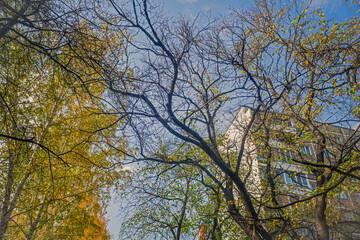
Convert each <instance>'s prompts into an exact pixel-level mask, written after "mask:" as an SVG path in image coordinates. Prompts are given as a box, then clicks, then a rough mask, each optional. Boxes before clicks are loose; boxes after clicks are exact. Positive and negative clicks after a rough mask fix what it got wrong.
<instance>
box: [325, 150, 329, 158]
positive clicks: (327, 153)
mask: <svg viewBox="0 0 360 240" xmlns="http://www.w3.org/2000/svg"><path fill="white" fill-rule="evenodd" d="M324 155H325V157H327V158H330V153H329V151H328V150H325V151H324Z"/></svg>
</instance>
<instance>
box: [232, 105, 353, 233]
mask: <svg viewBox="0 0 360 240" xmlns="http://www.w3.org/2000/svg"><path fill="white" fill-rule="evenodd" d="M253 114H254V110H253V109H251V108H248V107H241V108H240V109H239V111H238V113H237V115H236V117H235V118H234V120H233V122H232V123H231V125H230V127H229V128H228V131H227V139H228V143H227V149H228V150H230V151H239V149H240V142H241V140H242V138H243V137H245V136H244V133H245V129H246V128H247V126H248V124H249V123H250V120H251V118H252V117H253ZM316 124H317V127H318V128H319V129H320V131H321V132H322V133H323V134H324V135H325V137H326V142H325V143H326V146H325V151H324V154H323V155H324V163H323V164H324V166H325V165H326V167H325V168H324V169H325V171H327V172H326V174H327V176H328V177H329V179H330V180H329V183H328V184H327V185H326V187H325V188H324V189H325V191H327V190H328V202H327V203H328V212H327V213H328V215H329V216H330V217H331V219H329V225H330V228H331V236H332V239H360V189H359V188H360V186H359V181H358V180H357V179H356V178H354V177H347V178H344V179H342V178H343V177H344V175H346V174H341V173H339V172H336V171H335V169H337V170H339V169H344V170H350V169H354V171H352V172H351V171H350V172H351V173H354V174H357V173H356V171H355V170H356V167H357V165H358V164H357V163H358V162H359V158H358V156H359V155H360V154H359V138H360V137H359V132H358V131H357V130H354V129H351V128H344V127H339V126H335V125H327V124H323V123H319V122H318V123H316ZM251 129H252V131H250V133H249V135H248V136H246V141H245V155H244V159H243V162H244V164H243V171H244V174H243V176H247V177H248V178H249V179H251V181H249V180H247V182H248V189H250V191H251V192H252V193H253V195H254V196H256V197H258V198H260V197H262V198H263V199H264V196H266V195H269V194H270V191H271V187H270V186H269V185H270V184H269V181H273V182H274V184H275V185H273V187H274V186H276V192H277V200H279V201H280V203H281V204H282V205H287V204H290V205H289V206H288V207H287V209H293V208H299V209H300V208H301V209H302V210H303V211H308V212H307V214H308V217H307V218H304V219H306V220H303V222H302V223H300V227H303V228H304V229H303V230H304V231H299V232H300V233H301V234H302V235H303V236H304V239H315V235H314V233H313V231H312V229H314V227H313V220H312V217H313V212H311V209H312V207H314V205H313V204H312V203H313V199H312V198H311V196H314V195H316V194H320V193H322V192H324V189H318V187H317V179H316V176H315V174H314V173H315V171H316V170H317V167H316V161H315V159H316V147H317V143H316V139H315V138H314V135H313V134H312V132H311V131H309V130H308V129H307V128H306V127H305V126H303V125H302V124H301V123H299V122H297V121H296V120H295V119H293V118H291V117H289V116H287V115H285V114H279V113H274V112H258V113H257V114H256V116H255V121H254V122H253V124H252V127H251ZM304 199H308V200H306V201H303V200H304ZM259 201H263V200H260V199H259ZM264 204H266V203H264ZM299 212H300V211H299ZM294 221H296V219H295V220H294ZM304 221H306V222H304ZM301 224H302V225H301Z"/></svg>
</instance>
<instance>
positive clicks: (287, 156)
mask: <svg viewBox="0 0 360 240" xmlns="http://www.w3.org/2000/svg"><path fill="white" fill-rule="evenodd" d="M292 159H295V160H296V153H295V152H292V151H289V150H281V151H280V160H282V161H284V162H289V161H290V160H292Z"/></svg>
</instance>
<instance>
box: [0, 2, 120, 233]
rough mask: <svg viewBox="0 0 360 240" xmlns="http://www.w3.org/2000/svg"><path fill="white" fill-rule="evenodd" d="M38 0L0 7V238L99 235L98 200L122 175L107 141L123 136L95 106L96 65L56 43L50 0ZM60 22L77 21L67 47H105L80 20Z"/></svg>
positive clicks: (100, 90)
mask: <svg viewBox="0 0 360 240" xmlns="http://www.w3.org/2000/svg"><path fill="white" fill-rule="evenodd" d="M20 3H22V4H23V5H21V4H20ZM45 3H49V2H46V1H23V2H20V1H19V4H18V3H17V2H11V1H3V4H1V8H0V9H1V11H2V13H1V14H2V15H1V23H2V25H1V27H2V28H1V33H2V34H3V35H1V39H0V41H1V46H0V48H1V59H0V66H1V71H0V79H1V82H2V87H1V89H0V99H1V100H0V102H1V107H0V115H1V129H2V130H1V134H0V138H1V146H0V149H1V150H0V152H1V162H0V164H1V170H0V186H1V191H0V196H1V199H2V200H1V210H0V213H1V215H0V239H37V238H49V237H51V238H68V239H108V238H109V235H108V233H107V231H106V225H105V223H106V222H105V219H104V208H105V206H106V202H107V199H108V198H109V189H110V187H111V186H118V184H119V179H121V178H122V177H123V176H124V175H123V172H122V171H121V169H120V168H114V166H115V165H116V164H117V163H118V161H119V158H120V157H121V156H122V153H121V152H119V151H115V150H114V149H113V148H109V145H111V146H116V147H117V149H122V146H124V145H125V141H123V139H122V138H121V137H119V136H118V135H117V133H116V127H115V125H114V123H116V122H117V121H119V119H118V118H117V117H116V116H114V115H111V114H103V113H104V112H106V111H107V106H106V103H104V102H103V101H100V99H101V100H102V99H104V97H105V95H106V89H105V88H104V86H103V85H102V84H101V83H98V82H94V81H92V80H93V79H94V78H96V76H97V72H96V71H95V70H94V69H93V68H90V67H89V66H87V65H86V64H84V63H82V62H80V61H77V60H76V58H75V52H74V51H73V47H74V45H73V46H71V47H69V45H62V44H63V43H64V42H63V41H68V40H69V38H66V40H64V39H65V38H64V36H65V33H69V31H66V32H61V30H64V28H61V29H59V28H56V24H59V22H60V20H64V19H58V18H56V17H54V18H52V17H53V16H54V15H60V13H59V12H56V11H55V10H56V9H55V3H58V2H56V1H53V2H51V3H52V4H53V5H52V6H53V8H52V9H51V8H50V6H49V5H45ZM45 9H46V10H48V11H50V10H51V11H53V12H51V13H52V14H54V15H53V16H52V17H51V15H50V13H49V12H47V11H45ZM63 10H64V11H69V9H65V7H64V9H63ZM38 14H49V15H47V16H48V18H46V21H44V20H45V19H41V20H39V15H38ZM54 19H58V20H59V22H55V21H53V20H54ZM64 21H65V20H64ZM67 23H68V25H67V27H69V26H71V29H77V31H76V33H77V34H73V35H71V37H72V39H73V40H74V41H75V40H76V44H77V46H78V50H79V51H78V52H77V53H79V52H80V51H82V52H84V49H90V48H92V50H96V52H97V54H98V55H102V54H105V52H106V51H108V50H107V49H108V48H106V47H105V48H104V47H103V46H102V45H99V44H97V43H98V42H96V41H95V40H96V39H97V37H96V36H94V35H92V33H91V31H90V28H89V26H88V25H87V24H86V23H84V22H83V23H82V24H81V23H80V22H79V21H74V22H72V24H71V25H70V21H69V22H67ZM74 32H75V31H74ZM85 36H87V37H85ZM90 36H92V38H91V37H90ZM94 46H96V47H95V48H93V47H94ZM100 49H101V50H100ZM54 50H56V52H54ZM87 53H88V52H87ZM84 58H85V57H84ZM92 59H93V60H94V61H95V59H96V56H95V55H94V54H92ZM65 63H66V64H69V65H70V66H71V67H72V69H75V68H76V70H77V71H78V72H80V73H81V75H80V74H76V73H75V72H74V71H72V69H70V68H66V64H65ZM79 79H81V80H82V81H81V82H79V81H78V80H79Z"/></svg>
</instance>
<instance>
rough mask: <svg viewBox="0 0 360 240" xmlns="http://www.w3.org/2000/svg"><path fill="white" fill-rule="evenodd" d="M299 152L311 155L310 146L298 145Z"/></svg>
mask: <svg viewBox="0 0 360 240" xmlns="http://www.w3.org/2000/svg"><path fill="white" fill-rule="evenodd" d="M300 152H301V153H303V154H306V155H311V151H310V148H309V147H308V146H302V147H300Z"/></svg>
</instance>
